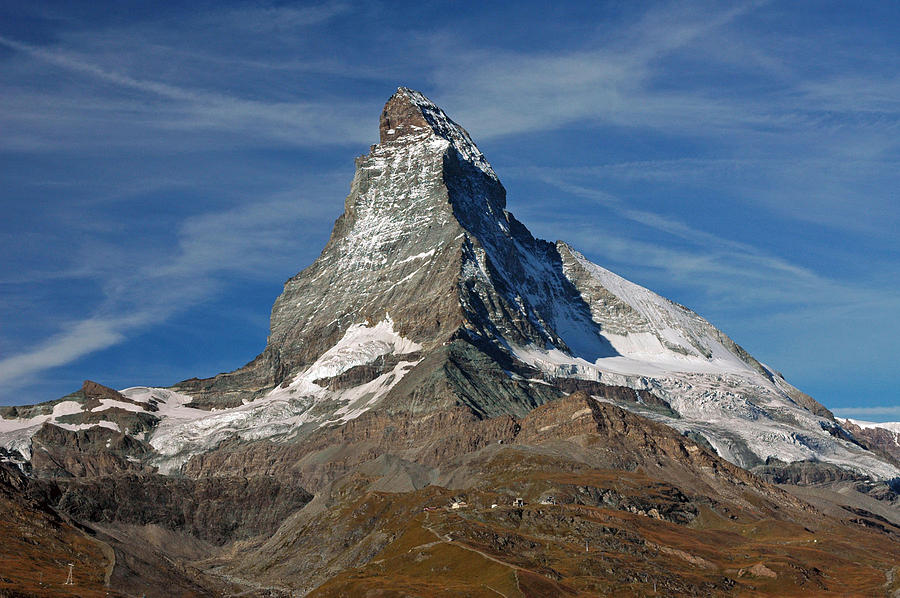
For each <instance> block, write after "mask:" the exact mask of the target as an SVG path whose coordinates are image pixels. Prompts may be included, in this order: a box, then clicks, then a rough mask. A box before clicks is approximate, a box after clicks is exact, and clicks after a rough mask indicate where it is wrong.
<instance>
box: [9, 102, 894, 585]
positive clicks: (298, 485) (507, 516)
mask: <svg viewBox="0 0 900 598" xmlns="http://www.w3.org/2000/svg"><path fill="white" fill-rule="evenodd" d="M379 135H380V140H379V143H378V144H377V145H373V146H372V147H371V149H370V151H369V153H368V154H367V155H365V156H361V157H359V158H358V159H357V161H356V173H355V175H354V178H353V181H352V183H351V187H350V193H349V195H348V196H347V198H346V201H345V209H344V213H343V214H342V215H341V216H340V218H338V220H337V222H336V223H335V226H334V229H333V231H332V235H331V238H330V239H329V241H328V243H327V245H326V246H325V248H324V249H323V251H322V254H321V255H320V256H319V258H318V259H317V260H316V261H315V262H314V263H313V264H311V265H310V266H309V267H308V268H306V269H305V270H303V271H301V272H300V273H299V274H297V275H296V276H294V277H293V278H291V279H290V280H288V281H287V282H286V283H285V287H284V291H283V293H282V294H281V295H280V296H279V297H278V299H277V300H276V302H275V305H274V307H273V309H272V315H271V327H270V332H269V337H268V342H267V345H266V348H265V350H264V351H263V352H262V353H261V354H260V355H259V356H257V357H256V358H255V359H254V360H253V361H251V362H250V363H248V364H247V365H245V366H244V367H242V368H240V369H238V370H235V371H234V372H230V373H226V374H220V375H218V376H215V377H213V378H208V379H196V378H195V379H191V380H186V381H183V382H181V383H179V384H177V385H175V386H173V387H171V388H148V387H140V386H137V387H132V388H128V389H124V390H121V391H116V390H113V389H110V388H107V387H104V386H102V385H100V384H97V383H94V382H91V381H86V382H85V383H84V385H83V387H82V388H81V389H80V390H79V391H77V392H75V393H73V394H71V395H67V396H66V397H63V398H61V399H58V400H56V401H51V402H48V403H43V404H40V405H33V406H24V407H11V408H5V409H4V410H3V411H0V415H2V419H0V446H2V452H0V460H3V461H7V462H8V463H14V464H15V465H16V466H17V469H16V471H18V470H22V471H26V472H28V474H29V475H28V476H20V478H17V479H19V480H20V481H19V482H16V483H17V484H18V485H19V487H20V490H19V492H20V494H21V496H22V497H26V498H22V500H26V499H27V500H32V501H37V503H35V504H40V505H43V506H42V508H44V509H46V510H48V512H52V513H57V514H59V516H61V517H65V518H69V519H70V520H71V521H73V522H77V524H78V525H81V526H83V528H84V529H85V533H88V534H93V537H94V538H95V539H96V541H97V542H99V545H100V546H103V547H105V550H107V553H108V554H109V555H112V556H110V557H109V558H110V559H111V562H112V565H110V566H111V572H110V573H109V575H107V583H110V584H111V585H112V586H113V587H118V588H120V590H121V591H123V592H131V593H136V592H137V593H146V594H147V595H164V594H161V593H160V592H161V589H160V585H159V583H158V580H163V579H167V578H168V579H172V580H175V581H173V582H172V583H173V584H174V585H172V586H171V588H177V590H172V591H175V592H176V593H178V594H180V595H207V594H210V595H211V594H221V592H223V591H233V592H235V593H242V594H243V595H252V594H253V593H254V592H255V593H257V594H258V595H292V593H293V592H313V593H317V594H318V595H363V594H365V593H366V592H370V591H371V592H387V593H388V594H392V595H393V594H397V595H403V594H404V592H405V593H413V594H416V593H418V594H425V595H435V596H436V595H454V596H456V595H481V594H482V593H484V594H485V595H496V594H497V593H500V594H503V595H508V596H519V595H527V596H532V595H566V594H570V595H596V594H597V593H601V594H602V593H609V592H611V591H613V589H615V590H616V592H617V593H622V594H623V595H649V594H650V592H651V589H652V591H653V592H658V593H661V594H673V593H674V594H681V595H689V594H696V595H730V594H733V593H755V594H758V595H766V594H767V593H778V592H780V591H782V590H784V588H789V589H790V591H792V592H794V593H798V594H803V593H809V594H810V595H813V594H815V595H828V594H829V593H830V592H832V593H833V592H839V591H843V590H841V589H840V588H841V587H842V586H841V585H840V584H838V583H836V581H835V580H837V579H844V578H845V577H847V576H849V577H850V578H851V579H852V582H849V583H853V584H855V585H854V586H853V587H854V590H853V591H856V592H858V593H860V594H864V595H865V594H868V593H869V592H870V591H873V590H874V589H875V588H880V589H879V591H882V590H884V591H894V590H896V589H897V588H898V583H900V571H895V570H894V569H892V568H891V567H893V565H892V559H890V558H889V557H888V556H884V555H890V554H896V551H897V550H898V548H897V547H898V545H900V544H898V542H900V527H897V526H898V525H900V515H898V513H897V500H896V495H895V494H893V495H892V493H893V492H894V486H895V484H894V483H893V482H892V480H893V479H895V478H897V477H898V476H900V470H898V467H897V465H898V463H897V461H896V455H895V454H894V453H892V452H891V450H892V449H890V448H889V447H888V448H884V446H883V445H885V443H882V442H881V441H880V440H878V439H876V438H875V436H873V433H869V432H867V431H865V430H864V429H863V428H859V427H853V426H851V425H849V424H848V423H846V422H838V421H836V420H835V419H834V417H833V416H832V414H831V413H830V412H829V411H828V410H827V409H826V408H825V407H823V406H822V405H820V404H818V403H817V402H816V401H815V400H814V399H812V398H811V397H809V396H808V395H806V394H804V393H802V392H801V391H799V390H797V389H796V388H794V387H792V386H791V385H790V384H788V383H787V382H786V381H785V380H784V378H783V377H782V376H781V375H780V374H778V373H776V372H775V371H774V370H771V369H770V368H769V367H768V366H766V365H765V364H762V363H760V362H759V361H757V360H756V359H754V358H753V357H752V356H750V355H749V354H748V353H747V352H746V351H744V350H743V349H742V348H741V347H740V346H739V345H737V344H736V343H735V342H734V341H732V340H731V339H730V338H729V337H728V336H726V335H725V334H724V333H722V332H721V331H719V330H718V329H716V328H715V327H714V326H713V325H712V324H710V323H709V322H707V321H706V320H704V319H703V318H702V317H700V316H699V315H697V314H696V313H694V312H692V311H691V310H689V309H687V308H685V307H683V306H681V305H677V304H675V303H673V302H671V301H668V300H666V299H664V298H662V297H660V296H659V295H656V294H655V293H653V292H651V291H649V290H647V289H645V288H643V287H640V286H638V285H636V284H634V283H631V282H629V281H627V280H625V279H623V278H621V277H619V276H617V275H616V274H614V273H612V272H610V271H608V270H606V269H604V268H602V267H600V266H597V265H596V264H593V263H591V262H590V261H588V260H587V259H586V258H585V257H584V256H583V255H581V254H580V253H578V252H577V251H576V250H575V249H573V248H572V247H570V246H569V245H567V244H565V243H563V242H561V241H560V242H556V243H549V242H546V241H543V240H539V239H535V238H534V237H533V236H532V235H531V233H530V232H529V231H528V229H527V228H526V227H525V226H524V225H523V224H521V223H520V222H518V221H517V220H516V219H515V218H514V217H513V216H512V214H510V213H509V212H508V211H507V210H506V192H505V190H504V188H503V186H502V184H501V183H500V181H499V179H498V177H497V175H496V173H495V172H494V171H493V169H492V168H491V166H490V164H489V163H488V162H487V160H486V159H485V157H484V155H483V154H482V153H481V152H480V151H479V150H478V148H477V147H476V146H475V144H474V142H473V141H472V139H471V137H470V136H469V134H468V133H467V132H466V131H465V130H464V129H463V128H462V127H460V126H459V125H458V124H456V123H455V122H453V121H452V120H451V119H450V118H449V117H448V116H447V115H446V114H445V113H444V112H443V111H442V110H441V109H440V108H438V107H437V106H436V105H434V104H433V103H432V102H431V101H429V100H428V99H427V98H425V97H424V96H423V95H422V94H420V93H418V92H416V91H413V90H410V89H406V88H400V89H399V90H398V91H397V93H396V94H394V95H393V96H392V97H391V98H390V99H389V100H388V102H387V104H386V105H385V107H384V110H383V112H382V115H381V119H380V124H379ZM879 438H880V437H879ZM895 440H896V439H895ZM885 442H886V440H885ZM885 446H886V445H885ZM6 467H7V468H9V467H10V466H9V465H7V466H6ZM748 469H752V470H753V471H754V472H756V473H755V474H754V473H750V472H749V471H748ZM9 471H12V470H9ZM835 484H844V485H845V486H842V487H841V488H840V489H837V487H836V486H834V485H835ZM800 488H803V489H802V490H800ZM551 496H552V499H551V498H549V497H551ZM519 497H521V498H522V499H523V501H524V503H525V504H524V505H518V506H517V505H516V504H515V501H514V499H515V498H519ZM450 502H456V503H457V504H459V503H460V502H465V503H466V504H467V507H465V508H463V509H462V510H460V509H448V508H444V507H445V506H446V505H447V504H449V503H450ZM495 504H496V505H497V506H496V507H492V505H495ZM423 509H425V510H423ZM60 533H62V532H60ZM820 539H822V540H827V543H828V544H827V546H822V545H819V540H820ZM813 544H815V545H816V546H815V547H814V548H810V547H811V546H812V545H813ZM776 546H777V547H778V548H777V550H776V549H775V548H774V547H776ZM773 550H776V553H777V556H773V554H774V553H773V552H772V551H773ZM473 567H474V568H475V570H477V571H479V573H478V574H477V575H476V574H473V573H472V568H473ZM438 570H439V571H442V573H439V574H436V573H435V571H438ZM11 583H12V582H11ZM10 587H12V586H10ZM3 588H4V586H3V585H2V579H0V595H2V591H4V590H3ZM165 595H171V592H170V593H169V594H165Z"/></svg>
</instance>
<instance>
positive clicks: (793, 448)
mask: <svg viewBox="0 0 900 598" xmlns="http://www.w3.org/2000/svg"><path fill="white" fill-rule="evenodd" d="M379 131H380V143H379V144H378V145H374V146H372V148H371V150H370V152H369V153H368V154H367V155H365V156H362V157H360V158H358V159H357V161H356V173H355V175H354V178H353V182H352V184H351V190H350V194H349V195H348V197H347V199H346V202H345V211H344V213H343V214H342V215H341V217H340V218H338V220H337V222H336V223H335V227H334V230H333V232H332V235H331V238H330V239H329V241H328V243H327V245H326V246H325V248H324V249H323V251H322V254H321V255H320V256H319V258H318V259H317V260H316V261H315V262H314V263H313V264H312V265H310V266H309V267H308V268H306V269H305V270H303V271H302V272H300V273H299V274H297V275H296V276H295V277H293V278H291V279H290V280H288V281H287V283H286V284H285V288H284V292H283V293H282V294H281V295H280V296H279V298H278V299H277V300H276V302H275V305H274V307H273V309H272V318H271V329H270V334H269V338H268V342H267V346H266V349H265V350H264V351H263V353H262V354H260V356H258V357H257V358H256V359H255V360H253V361H252V362H251V363H249V364H247V365H246V366H244V367H243V368H241V369H239V370H236V371H235V372H232V373H228V374H222V375H219V376H216V377H214V378H211V379H206V380H197V379H194V380H189V381H185V382H183V383H181V384H178V385H176V386H175V387H173V388H172V389H147V388H143V387H136V388H132V389H126V390H125V391H123V392H122V399H121V400H116V399H106V400H107V401H111V402H109V403H103V404H101V405H99V406H91V407H90V408H87V409H86V408H84V407H82V406H81V404H80V403H79V402H78V401H77V400H76V401H74V404H69V403H72V402H71V401H70V402H64V403H62V404H57V405H56V406H55V407H53V412H52V413H51V414H46V413H44V414H42V415H36V416H32V417H31V418H30V419H27V420H26V422H22V421H21V418H20V422H19V423H18V424H13V423H7V422H5V421H4V422H0V426H2V427H0V435H2V437H3V439H4V444H5V445H7V446H9V447H10V448H18V449H20V450H19V452H23V454H24V451H27V450H28V447H27V446H26V445H27V442H28V439H30V438H31V435H32V434H33V433H34V431H36V429H38V428H40V426H41V425H42V424H43V423H44V422H45V421H56V422H60V421H61V420H60V419H59V418H60V417H63V418H68V419H67V422H68V423H66V422H61V423H64V424H65V425H68V426H75V427H85V426H86V427H91V426H97V425H101V426H102V425H106V427H111V426H116V428H117V429H118V430H120V431H128V430H122V429H121V427H120V425H119V424H117V423H115V422H113V421H107V420H104V419H102V417H100V416H98V415H97V414H98V413H102V411H104V410H106V409H119V410H124V411H127V412H135V411H148V412H150V411H151V409H150V406H151V405H152V406H153V407H154V408H155V410H156V411H155V412H154V415H153V416H154V417H155V418H156V419H157V420H158V421H157V423H156V425H155V426H154V427H153V429H152V430H147V429H141V430H140V431H139V432H138V433H139V434H140V435H141V437H140V440H141V441H142V442H145V443H147V444H148V445H149V447H150V449H151V450H149V451H148V454H149V456H144V455H143V454H140V455H131V458H132V459H138V460H142V462H144V461H145V462H146V463H147V464H149V465H154V466H161V467H162V468H163V469H164V470H165V471H172V470H175V469H177V468H179V467H180V466H181V465H182V464H183V463H184V462H186V461H187V460H188V459H190V458H191V457H192V456H194V455H197V454H201V453H203V452H205V451H208V450H211V449H212V448H214V447H216V446H218V445H219V444H220V443H222V442H224V441H226V440H228V439H231V438H240V439H243V440H247V441H249V440H257V439H261V438H273V439H277V440H282V441H286V440H290V439H294V438H298V437H300V436H303V435H305V434H308V433H309V432H310V431H312V430H315V429H317V428H319V427H321V426H327V425H333V424H337V423H340V422H343V421H347V420H349V419H352V418H354V417H358V416H359V415H360V414H361V413H364V412H365V411H367V410H369V409H372V408H373V407H376V406H377V407H378V408H379V409H381V410H387V411H390V410H397V411H405V412H417V413H428V412H433V411H436V410H441V409H446V408H449V407H451V406H456V405H463V406H465V407H467V408H469V409H471V410H472V411H473V412H475V413H477V414H479V415H480V416H484V417H489V416H497V415H501V414H503V413H509V414H512V415H517V416H522V415H524V414H525V413H527V412H528V411H529V410H530V409H532V408H533V407H535V406H537V405H540V404H542V403H545V402H547V401H549V400H552V399H554V398H557V397H559V396H561V395H562V394H563V393H564V392H567V390H566V389H571V387H572V385H573V384H576V385H580V386H584V387H585V388H588V389H590V388H591V385H592V384H595V385H596V384H605V385H609V384H613V385H618V386H624V387H630V388H633V389H636V390H638V391H642V392H646V393H649V394H648V395H647V396H653V397H655V400H656V401H658V402H659V403H660V404H661V405H664V406H667V407H666V408H665V409H656V410H654V409H647V408H646V407H647V405H646V404H645V403H641V402H640V401H638V402H633V403H630V404H628V405H626V406H628V407H629V408H634V409H638V410H639V411H641V412H642V413H644V414H645V415H648V416H649V417H652V418H654V419H657V420H659V421H662V422H664V423H666V424H668V425H670V426H672V427H674V428H676V429H678V430H679V431H682V432H683V433H685V434H693V435H695V436H697V437H698V438H699V437H702V438H703V440H704V441H705V442H707V443H708V444H709V446H711V447H712V448H714V449H715V450H716V452H718V453H719V454H720V455H721V456H723V457H725V458H726V459H728V460H730V461H732V462H734V463H736V464H738V465H741V466H745V467H752V466H754V465H758V464H761V463H763V462H765V461H766V460H767V459H768V458H772V457H774V458H777V459H780V460H782V461H797V460H805V459H821V460H824V461H830V462H834V463H836V464H839V465H842V466H844V467H849V468H851V469H855V470H857V471H859V472H862V473H865V474H870V475H873V476H876V477H893V476H896V475H897V473H898V472H897V469H896V468H895V467H894V466H893V465H890V464H888V463H885V462H884V461H882V460H880V459H878V458H877V457H876V456H874V455H872V454H871V453H869V452H867V451H865V450H863V449H862V448H861V447H859V446H857V445H855V444H854V443H853V442H852V437H851V436H850V435H849V434H847V433H846V431H844V430H843V429H842V428H841V427H840V426H839V425H838V424H837V423H836V422H835V421H834V419H833V417H832V416H831V414H830V413H829V412H828V411H827V409H825V408H824V407H822V406H821V405H819V404H818V403H816V402H815V401H814V400H813V399H811V398H810V397H808V396H806V395H804V394H803V393H801V392H800V391H798V390H797V389H795V388H793V387H792V386H790V385H789V384H788V383H787V382H786V381H784V380H783V378H781V377H780V376H779V375H777V374H775V373H774V372H772V371H771V370H770V369H768V368H767V367H766V366H764V365H762V364H760V363H759V362H758V361H756V360H755V359H754V358H752V357H751V356H750V355H748V354H747V353H746V352H745V351H744V350H743V349H741V348H740V347H739V346H738V345H737V344H736V343H734V342H733V341H732V340H731V339H729V338H728V337H727V336H726V335H725V334H724V333H722V332H720V331H719V330H718V329H716V328H715V327H714V326H712V325H711V324H709V323H708V322H707V321H706V320H704V319H703V318H701V317H700V316H698V315H697V314H695V313H694V312H692V311H690V310H688V309H686V308H684V307H682V306H679V305H676V304H674V303H672V302H670V301H668V300H665V299H664V298H662V297H659V296H658V295H656V294H655V293H652V292H651V291H648V290H647V289H644V288H642V287H639V286H638V285H635V284H633V283H630V282H628V281H626V280H624V279H622V278H620V277H618V276H616V275H614V274H612V273H611V272H609V271H607V270H605V269H603V268H600V267H599V266H596V265H595V264H592V263H590V262H589V261H587V260H586V259H585V258H584V257H583V256H582V255H580V254H579V253H577V252H576V251H575V250H573V249H571V248H570V247H569V246H568V245H566V244H565V243H562V242H559V243H556V244H553V243H548V242H546V241H542V240H538V239H535V238H534V237H533V236H532V235H531V233H530V232H529V231H528V230H527V228H526V227H525V226H524V225H522V224H521V223H519V222H518V221H517V220H516V219H515V218H514V217H513V216H512V215H511V214H510V213H509V212H508V211H506V209H505V207H506V197H505V195H506V192H505V190H504V188H503V186H502V185H501V183H500V182H499V179H498V177H497V176H496V174H495V173H494V171H493V169H492V168H491V166H490V164H489V163H488V162H487V160H486V159H485V158H484V156H483V154H482V153H481V152H480V151H479V150H478V148H477V147H476V146H475V144H474V142H473V141H472V139H471V137H470V136H469V134H468V133H467V132H466V131H465V130H464V129H463V128H462V127H460V126H459V125H457V124H456V123H455V122H453V121H452V120H451V119H450V118H449V117H447V115H446V114H445V113H444V112H443V111H442V110H441V109H440V108H438V107H437V106H436V105H434V104H433V103H432V102H431V101H429V100H428V99H427V98H425V97H424V96H423V95H422V94H420V93H418V92H416V91H413V90H409V89H406V88H400V89H399V90H398V92H397V93H396V94H394V95H393V96H392V97H391V98H390V100H388V102H387V104H386V105H385V108H384V111H383V113H382V117H381V121H380V125H379ZM573 381H574V382H573ZM88 412H89V413H90V414H91V415H90V417H88V416H86V415H82V414H86V413H88ZM89 420H90V421H89ZM104 422H105V424H104ZM25 423H27V424H28V425H25ZM73 431H75V430H73ZM130 431H131V432H136V430H133V429H132V430H130Z"/></svg>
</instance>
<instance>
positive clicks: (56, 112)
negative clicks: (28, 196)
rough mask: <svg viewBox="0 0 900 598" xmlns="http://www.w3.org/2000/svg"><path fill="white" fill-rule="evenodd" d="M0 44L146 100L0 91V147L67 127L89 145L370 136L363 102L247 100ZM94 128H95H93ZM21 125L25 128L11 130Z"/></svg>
mask: <svg viewBox="0 0 900 598" xmlns="http://www.w3.org/2000/svg"><path fill="white" fill-rule="evenodd" d="M0 45H2V46H5V47H7V48H10V49H12V50H15V51H16V52H18V53H20V54H24V55H26V56H28V57H29V58H31V59H34V60H37V61H40V62H44V63H48V64H50V65H53V66H55V67H58V68H60V69H64V70H66V71H70V72H72V73H76V74H78V75H81V76H84V77H86V78H88V79H93V80H95V81H100V82H103V83H108V84H110V85H112V86H114V87H116V88H120V89H122V90H129V91H135V92H139V93H141V94H146V95H149V96H151V97H152V98H151V102H150V103H149V104H148V103H147V102H146V101H145V100H144V99H143V98H141V97H138V98H133V97H123V96H121V95H117V94H109V93H106V94H103V93H99V92H97V91H96V90H95V89H94V88H92V87H88V88H87V89H86V90H85V89H84V88H76V89H74V90H73V93H72V95H70V96H69V97H63V98H56V97H54V98H52V99H51V98H47V97H46V95H45V94H44V93H43V92H34V91H31V90H21V91H17V92H15V91H14V92H11V93H7V94H6V97H5V99H3V100H0V102H2V104H6V108H7V110H4V111H3V112H4V113H5V114H6V115H7V117H6V118H4V119H2V120H0V122H3V121H7V122H6V123H5V124H7V125H8V127H9V129H10V130H12V131H13V134H12V135H11V136H6V140H5V142H4V141H0V144H5V145H7V146H12V148H14V149H19V148H21V149H31V150H38V149H42V148H44V147H46V148H47V149H58V148H59V145H60V143H59V138H60V135H59V130H60V129H63V130H65V129H67V128H74V131H73V134H72V135H71V136H70V137H69V138H70V139H72V140H73V141H72V144H73V145H78V144H81V145H84V144H85V143H86V142H88V143H89V142H90V140H91V139H92V138H96V137H97V136H98V134H99V135H101V136H102V139H99V140H98V142H99V143H108V141H109V139H110V138H112V139H116V138H119V139H120V143H128V141H129V139H131V138H132V134H131V132H130V131H128V130H129V129H135V128H143V129H147V128H148V127H149V128H151V129H153V130H154V132H155V133H156V134H157V135H158V134H159V133H165V132H167V131H169V132H172V131H175V132H185V131H187V132H189V131H195V130H199V131H207V132H213V133H227V134H231V135H240V136H241V137H242V140H243V143H246V142H247V140H251V139H260V138H261V139H265V140H268V142H269V143H272V142H276V143H280V144H284V143H286V144H289V145H296V146H311V145H322V144H334V143H337V144H348V143H364V142H365V141H367V140H368V139H370V135H367V134H366V131H367V128H366V127H365V126H364V125H363V123H365V122H366V120H365V117H364V115H365V114H366V108H367V107H368V106H367V105H366V104H365V103H363V102H357V101H353V100H339V101H335V100H334V99H329V100H327V101H277V100H254V99H247V98H242V97H239V96H235V95H228V94H224V93H221V92H216V91H207V90H203V89H194V88H189V87H184V86H181V85H173V84H170V83H166V82H161V81H155V80H152V79H146V78H140V77H134V76H131V75H129V74H125V73H121V72H118V71H116V70H113V69H112V68H108V67H105V66H102V65H98V64H95V63H94V62H91V61H90V60H89V59H87V58H84V57H82V56H81V55H79V54H78V53H77V52H73V51H71V50H65V49H47V48H42V47H38V46H34V45H32V44H27V43H23V42H20V41H18V40H15V39H11V38H9V37H6V36H0ZM79 96H81V97H79ZM23 122H24V123H25V126H23ZM42 124H43V125H44V126H43V127H41V125H42ZM47 124H49V126H47ZM98 125H101V126H103V129H101V130H99V131H98V130H97V126H98ZM123 127H124V129H125V130H126V131H128V132H127V133H126V135H124V136H123V135H121V131H120V129H122V128H123ZM22 129H27V130H28V132H27V133H25V132H24V131H23V132H22V133H21V134H19V135H16V131H20V130H22ZM91 133H93V134H91ZM145 134H146V133H145ZM39 136H43V139H40V137H39ZM63 139H65V137H64V138H63ZM164 143H171V140H170V141H167V142H164Z"/></svg>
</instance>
